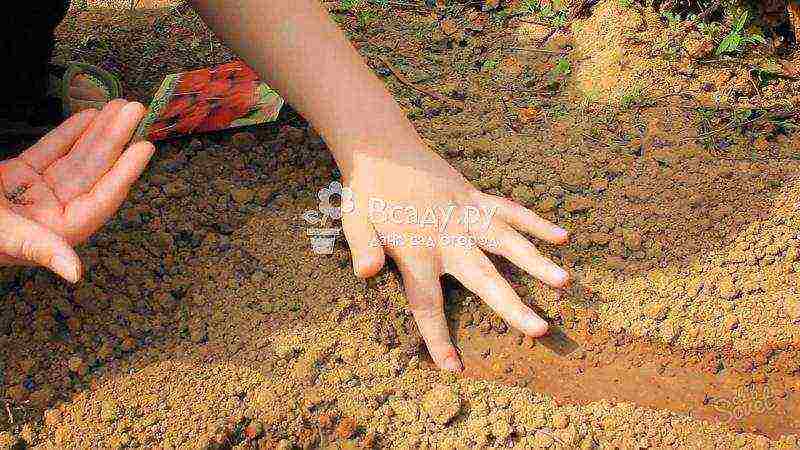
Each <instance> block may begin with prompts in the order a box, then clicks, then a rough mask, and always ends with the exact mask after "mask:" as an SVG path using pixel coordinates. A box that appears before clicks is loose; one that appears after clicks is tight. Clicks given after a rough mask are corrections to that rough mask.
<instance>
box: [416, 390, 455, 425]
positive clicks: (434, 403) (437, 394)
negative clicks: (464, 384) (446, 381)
mask: <svg viewBox="0 0 800 450" xmlns="http://www.w3.org/2000/svg"><path fill="white" fill-rule="evenodd" d="M422 410H423V411H425V412H426V413H427V414H428V416H430V417H431V419H433V421H434V422H436V423H437V424H439V425H444V424H446V423H447V422H449V421H450V420H452V419H453V418H454V417H455V416H457V415H458V413H459V412H460V411H461V398H460V397H459V396H458V394H456V393H455V392H454V391H453V389H452V388H451V387H450V386H447V385H436V386H434V387H433V389H431V390H430V391H428V393H427V394H425V397H424V398H423V399H422Z"/></svg>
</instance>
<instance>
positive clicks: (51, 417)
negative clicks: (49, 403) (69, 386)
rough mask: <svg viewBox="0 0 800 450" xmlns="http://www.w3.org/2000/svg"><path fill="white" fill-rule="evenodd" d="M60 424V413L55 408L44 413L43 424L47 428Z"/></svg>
mask: <svg viewBox="0 0 800 450" xmlns="http://www.w3.org/2000/svg"><path fill="white" fill-rule="evenodd" d="M60 422H61V411H59V410H58V409H55V408H50V409H48V410H47V411H45V412H44V424H45V426H48V427H53V428H55V427H56V425H58V424H59V423H60Z"/></svg>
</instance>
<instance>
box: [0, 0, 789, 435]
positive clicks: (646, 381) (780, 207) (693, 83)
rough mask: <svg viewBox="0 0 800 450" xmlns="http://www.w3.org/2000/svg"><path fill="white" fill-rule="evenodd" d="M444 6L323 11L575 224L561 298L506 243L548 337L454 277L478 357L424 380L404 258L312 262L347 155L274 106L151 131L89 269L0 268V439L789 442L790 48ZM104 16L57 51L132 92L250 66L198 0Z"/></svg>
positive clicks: (485, 162) (419, 110) (640, 25)
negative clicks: (247, 123)
mask: <svg viewBox="0 0 800 450" xmlns="http://www.w3.org/2000/svg"><path fill="white" fill-rule="evenodd" d="M121 3H122V2H121ZM125 3H127V2H125ZM432 3H433V4H431V5H428V4H427V3H416V2H410V1H409V2H406V1H394V0H390V1H388V2H376V3H375V4H371V3H370V4H366V5H362V6H359V7H356V8H344V7H343V6H342V5H343V3H339V2H335V3H327V4H326V6H327V7H328V9H329V10H330V11H331V16H332V17H333V19H334V20H336V21H337V22H338V23H339V24H340V25H341V26H342V27H343V28H344V29H345V30H347V33H348V36H349V37H350V38H351V39H352V41H353V43H354V45H355V46H356V47H357V48H358V50H359V51H360V52H361V53H362V55H363V56H364V58H365V60H366V61H367V62H368V64H369V65H370V67H372V68H373V69H374V70H375V72H376V73H377V74H378V75H379V76H380V77H382V78H383V79H384V80H385V81H386V84H387V86H388V87H389V88H390V89H391V90H392V92H393V93H394V94H395V96H396V98H397V99H398V101H399V102H400V103H401V104H402V106H403V107H404V109H405V110H406V111H407V113H408V116H409V118H411V120H412V121H413V122H414V124H415V126H416V127H417V129H418V130H419V132H420V133H421V134H422V135H423V137H424V138H425V139H426V140H427V141H428V142H429V143H430V145H431V146H432V148H434V149H435V150H436V151H437V152H440V153H441V154H442V155H443V156H444V157H445V158H446V159H448V161H450V162H451V163H452V164H453V165H454V166H456V167H457V168H458V169H459V170H461V171H462V173H464V174H465V176H466V177H467V178H468V179H469V180H471V181H472V182H473V183H474V184H475V185H476V186H477V187H479V188H480V189H482V190H484V191H486V192H491V193H495V194H500V195H505V196H507V197H509V198H513V199H514V200H516V201H519V202H521V203H523V204H525V205H527V206H529V207H531V208H532V209H534V210H536V211H538V212H539V213H540V214H542V215H543V216H545V217H547V218H548V219H550V220H553V221H554V222H556V223H558V224H560V225H561V226H564V227H565V228H567V229H569V230H570V231H571V234H572V240H571V242H570V243H569V244H568V245H566V246H564V247H559V248H556V247H551V246H547V245H541V246H540V248H541V250H542V252H544V253H546V254H547V255H548V256H550V257H551V258H552V259H554V260H555V261H556V262H557V263H559V264H561V265H562V266H563V267H565V268H567V269H568V270H569V271H570V272H571V273H572V275H573V277H574V278H575V283H573V285H572V286H571V287H570V288H569V289H568V290H566V291H563V292H556V291H553V290H551V289H549V288H546V287H545V286H543V285H542V284H541V283H540V282H538V281H537V280H535V279H533V278H532V277H530V276H528V275H527V274H524V273H522V271H520V270H519V269H517V268H515V267H513V266H512V265H511V264H510V263H508V262H506V261H503V260H499V259H496V260H495V261H496V262H497V264H498V267H499V268H500V270H501V272H502V273H503V274H504V275H505V276H506V277H507V278H508V279H509V280H510V281H511V282H512V285H513V286H514V287H515V289H516V290H517V292H518V293H519V294H520V296H521V297H522V298H523V299H524V300H525V301H526V302H527V303H528V304H530V305H531V306H533V307H535V308H538V309H539V310H540V311H541V312H542V314H543V315H545V316H546V317H548V319H549V320H550V322H551V323H552V324H553V328H554V329H555V330H557V336H560V337H558V338H553V337H551V338H548V339H540V340H534V339H531V338H526V337H523V336H522V335H519V334H517V333H516V332H515V331H513V330H511V329H509V327H508V326H507V325H506V324H505V323H504V322H503V321H502V320H501V319H499V318H498V317H497V316H495V315H494V314H493V313H492V311H491V310H490V309H489V308H488V307H487V306H485V305H484V304H483V303H482V302H481V301H480V299H478V298H476V297H475V296H474V295H472V294H471V293H469V292H468V291H466V290H465V289H464V288H463V287H462V286H460V285H458V284H457V283H455V282H453V281H452V280H449V279H445V280H443V287H444V289H445V293H446V298H447V305H446V308H447V315H448V318H449V320H450V325H451V330H452V334H453V338H454V340H455V342H456V343H457V345H458V347H459V349H460V350H461V353H462V356H463V358H464V362H465V367H466V371H465V373H464V374H463V375H458V376H455V375H452V374H447V373H442V372H439V371H436V370H434V369H433V367H432V365H431V363H430V358H429V356H428V355H427V354H426V352H425V349H424V345H423V344H422V342H421V339H420V338H419V336H418V333H417V330H416V327H415V325H414V322H413V319H412V317H411V314H410V312H409V310H408V303H407V300H406V298H405V296H404V294H403V290H402V280H401V279H400V277H399V274H398V273H397V271H396V269H395V268H394V267H393V266H392V265H391V263H390V264H388V265H387V267H386V268H385V269H384V270H383V271H382V272H381V273H380V274H379V275H378V276H377V277H375V278H374V279H371V280H367V281H362V280H358V279H356V278H355V277H354V276H353V274H352V266H351V262H350V257H349V250H348V248H347V246H346V242H344V241H343V239H341V238H340V239H339V240H338V241H337V244H336V246H335V248H334V251H333V253H332V254H331V255H317V254H315V253H314V252H312V251H311V246H310V243H309V241H308V237H307V235H306V223H305V221H304V220H303V219H302V215H303V213H304V212H305V211H306V210H308V209H314V208H316V207H317V204H316V202H317V197H316V193H317V191H318V190H319V189H321V188H323V187H325V186H326V185H327V184H328V183H329V182H330V181H331V180H335V179H336V178H337V177H338V172H337V169H336V166H335V164H334V162H333V160H332V158H331V156H330V154H329V153H328V152H327V150H326V148H325V145H324V143H323V142H322V141H321V140H320V139H319V137H318V136H317V134H316V133H315V132H314V130H313V129H312V128H311V127H310V126H309V125H308V124H307V123H306V122H305V121H304V120H303V119H302V118H301V117H299V116H298V115H297V114H296V113H294V112H293V111H292V110H291V108H289V107H286V108H285V109H284V111H283V112H282V115H281V118H280V120H279V121H278V123H276V124H270V125H268V126H261V127H252V128H246V129H239V130H233V131H226V132H221V133H213V134H206V135H199V136H193V137H187V138H182V139H176V140H172V141H168V142H161V143H158V145H157V147H158V153H157V155H156V157H155V158H154V160H153V162H152V164H151V166H150V168H149V169H148V170H147V172H146V174H145V175H144V176H143V178H142V180H141V182H140V183H138V184H137V185H136V186H135V188H134V189H133V190H132V192H131V195H130V198H129V200H128V201H127V202H126V203H125V204H124V205H123V207H122V209H121V211H120V212H119V214H118V215H117V217H116V218H114V219H113V220H112V221H111V222H110V223H109V224H108V225H107V226H106V227H105V228H104V229H103V230H102V231H101V232H100V233H98V234H97V235H96V236H95V237H93V238H92V240H91V241H90V242H89V243H88V244H87V245H85V246H83V247H81V248H80V249H79V253H80V255H81V258H82V260H83V261H84V264H85V269H86V270H85V273H86V277H85V280H84V281H83V282H81V283H79V284H78V285H76V286H69V285H67V284H65V283H63V282H61V281H59V280H58V279H56V277H55V276H53V275H51V274H49V273H47V272H45V271H43V270H38V269H0V298H1V299H2V302H3V308H2V309H0V372H1V373H2V382H3V390H4V399H3V401H4V405H3V408H0V430H2V432H0V449H1V448H18V447H19V446H32V447H42V448H90V447H91V448H128V447H131V448H133V447H147V448H161V449H170V448H203V449H206V448H280V449H290V448H317V447H320V448H334V447H335V448H343V449H344V448H372V447H374V448H380V447H399V448H423V447H425V448H430V447H436V448H474V447H518V448H576V447H579V448H645V447H670V448H672V447H676V448H711V447H719V448H765V449H766V448H798V446H800V437H798V433H800V283H799V282H800V208H798V206H800V180H798V173H800V172H799V169H800V136H798V134H796V133H795V132H794V130H796V129H797V126H798V124H797V121H798V118H797V114H796V111H797V108H798V104H800V96H798V95H797V92H800V90H798V89H800V82H798V80H797V79H796V78H795V77H794V76H793V75H792V73H793V72H792V70H794V69H793V68H794V67H797V63H798V59H797V58H796V57H794V56H792V55H793V53H792V52H791V50H792V42H791V39H789V40H788V41H787V42H784V41H783V40H781V39H780V36H779V35H778V34H774V35H772V34H770V33H769V28H768V27H767V25H763V27H764V28H763V32H764V34H765V36H766V37H767V39H766V41H767V42H766V43H764V44H757V45H756V46H755V48H753V49H751V50H750V51H746V52H744V53H743V54H739V55H736V56H715V55H713V47H711V50H710V51H708V50H707V49H706V47H708V46H709V45H710V42H708V38H707V36H706V35H704V34H703V33H702V32H701V31H700V30H699V29H698V28H697V27H696V25H692V23H691V21H689V20H683V19H682V18H680V17H679V18H677V19H674V20H673V19H670V17H672V16H669V17H667V16H665V15H663V14H659V13H658V12H656V11H654V10H652V9H651V8H646V7H640V6H638V4H636V3H635V2H624V1H617V0H606V1H601V2H597V4H596V5H594V6H593V7H592V8H590V9H589V10H585V8H583V9H581V8H578V9H576V8H575V5H577V4H578V3H581V2H574V3H570V2H565V6H563V7H564V8H565V9H564V11H566V12H564V13H563V14H562V16H563V17H562V18H563V19H564V20H561V19H558V18H556V19H554V18H553V17H551V16H550V15H547V14H542V13H541V11H540V10H536V9H535V8H534V9H532V8H531V7H529V5H530V4H529V3H525V2H522V3H515V2H511V3H509V4H506V3H503V4H497V2H491V1H486V2H483V3H480V2H479V3H475V2H473V3H450V2H441V1H440V2H432ZM584 3H592V2H584ZM108 5H109V4H108V3H107V2H99V1H98V2H91V1H90V2H88V5H87V6H86V7H85V8H75V9H73V10H72V11H71V13H70V16H69V17H68V18H67V19H66V20H65V22H64V23H63V24H62V26H61V27H60V28H59V31H58V45H57V54H56V57H55V59H56V60H57V61H68V60H84V61H88V62H93V63H105V64H106V65H108V64H111V65H112V66H114V67H116V68H117V69H118V72H119V74H120V77H121V79H122V81H123V85H124V87H125V90H126V93H127V95H128V97H129V98H131V99H136V100H140V101H142V102H144V103H147V102H148V101H149V99H150V97H151V96H152V94H153V93H154V92H155V89H156V87H157V86H158V84H159V83H160V81H161V79H162V78H163V77H164V75H166V74H168V73H174V72H177V71H181V70H187V69H194V68H200V67H206V66H209V65H213V64H218V63H222V62H227V61H230V60H232V59H233V58H235V56H234V55H232V54H231V53H230V52H228V51H227V50H226V49H225V48H224V46H222V45H221V43H220V42H219V41H218V40H216V39H215V38H214V37H213V36H212V35H211V34H210V33H209V32H208V30H207V29H206V28H205V27H204V26H203V25H202V23H201V22H200V21H199V20H198V18H197V17H196V15H195V14H194V13H193V12H192V11H191V9H189V8H188V7H186V6H181V5H177V6H176V5H175V4H172V3H169V2H143V3H142V4H140V5H139V9H135V10H127V9H126V8H127V6H126V4H121V5H120V6H119V8H117V9H109V8H108ZM569 11H577V13H576V14H572V13H571V12H569ZM720 20H722V19H720ZM775 20H777V22H780V20H779V19H775ZM723 22H724V21H723ZM723 34H724V33H723ZM767 63H769V64H773V65H775V66H774V67H781V68H782V69H780V70H781V72H780V73H779V74H776V73H774V72H771V73H772V76H769V77H761V76H760V75H758V74H761V73H762V72H761V71H763V70H764V69H763V68H764V67H765V64H767ZM770 67H773V66H770ZM775 70H778V69H775ZM754 74H756V75H754Z"/></svg>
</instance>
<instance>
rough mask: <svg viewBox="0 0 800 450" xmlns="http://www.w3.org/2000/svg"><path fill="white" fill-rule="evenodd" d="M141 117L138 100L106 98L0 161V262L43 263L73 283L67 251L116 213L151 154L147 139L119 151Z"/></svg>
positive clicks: (75, 264)
mask: <svg viewBox="0 0 800 450" xmlns="http://www.w3.org/2000/svg"><path fill="white" fill-rule="evenodd" d="M143 113H144V107H143V106H142V105H141V104H139V103H129V102H126V101H124V100H113V101H111V102H109V103H108V104H107V105H106V106H105V107H104V108H103V110H102V111H99V112H98V111H95V110H87V111H84V112H82V113H79V114H76V115H74V116H72V117H71V118H69V119H67V120H66V121H65V122H64V123H63V124H61V125H60V126H59V127H58V128H56V129H55V130H53V131H52V132H50V133H49V134H47V135H46V136H45V137H43V138H42V139H41V140H40V141H39V142H37V143H36V144H34V145H33V146H31V147H30V148H29V149H27V150H26V151H25V152H23V153H22V154H21V155H20V156H19V157H17V158H13V159H10V160H7V161H2V162H0V230H2V231H3V232H2V233H0V264H28V265H30V264H34V265H44V266H47V267H49V268H51V269H52V270H53V271H55V272H56V273H58V274H59V275H61V276H63V277H64V278H66V279H67V280H69V281H73V282H74V281H77V280H78V279H79V278H80V262H79V260H78V257H77V255H75V253H74V251H73V250H72V248H71V247H72V246H74V245H76V244H79V243H81V242H83V241H85V240H86V239H87V238H88V237H89V236H91V235H92V234H93V233H94V232H96V231H97V230H98V229H99V228H100V227H101V226H102V225H103V224H104V223H105V222H106V220H108V219H109V218H110V217H111V216H112V215H113V214H114V213H115V212H116V211H117V209H118V208H119V206H120V205H121V204H122V202H123V201H124V200H125V197H126V196H127V194H128V190H129V189H130V186H131V185H132V184H133V183H134V182H135V181H136V179H137V178H138V177H139V175H141V173H142V171H143V170H144V168H145V167H146V165H147V162H148V161H149V160H150V157H151V156H152V155H153V151H154V149H153V146H152V144H150V143H148V142H139V143H136V144H133V145H131V146H130V147H129V148H128V149H127V150H125V146H126V144H127V143H128V141H129V140H130V138H131V136H132V134H133V132H134V130H135V128H136V126H137V124H138V123H139V120H140V119H141V117H142V115H143ZM123 150H124V151H123Z"/></svg>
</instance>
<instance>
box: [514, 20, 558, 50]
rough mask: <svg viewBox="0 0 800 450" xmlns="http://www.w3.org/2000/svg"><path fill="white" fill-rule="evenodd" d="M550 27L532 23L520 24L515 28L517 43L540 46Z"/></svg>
mask: <svg viewBox="0 0 800 450" xmlns="http://www.w3.org/2000/svg"><path fill="white" fill-rule="evenodd" d="M550 30H551V29H550V27H547V26H544V25H542V24H538V23H533V22H522V23H521V24H520V25H519V27H517V42H518V43H519V44H520V45H530V44H535V45H540V44H541V41H543V40H544V39H545V38H546V37H547V36H548V35H550Z"/></svg>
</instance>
